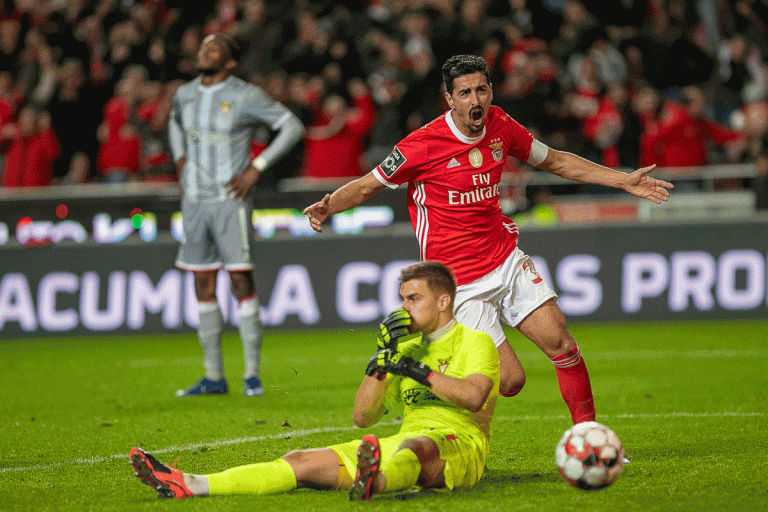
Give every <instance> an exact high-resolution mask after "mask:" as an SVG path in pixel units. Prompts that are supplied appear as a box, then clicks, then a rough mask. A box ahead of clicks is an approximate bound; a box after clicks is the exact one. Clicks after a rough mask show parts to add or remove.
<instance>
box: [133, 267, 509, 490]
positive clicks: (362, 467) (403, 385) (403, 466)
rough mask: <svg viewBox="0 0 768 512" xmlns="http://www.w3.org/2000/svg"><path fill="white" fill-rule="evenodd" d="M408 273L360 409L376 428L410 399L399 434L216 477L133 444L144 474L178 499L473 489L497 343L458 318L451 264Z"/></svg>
mask: <svg viewBox="0 0 768 512" xmlns="http://www.w3.org/2000/svg"><path fill="white" fill-rule="evenodd" d="M400 280H401V285H400V295H401V297H402V299H403V308H402V309H399V310H395V311H394V312H393V313H392V314H390V315H389V316H388V317H387V318H386V319H385V321H384V323H382V324H381V329H380V330H381V335H380V336H379V341H378V343H377V347H378V349H379V350H378V351H377V352H376V354H375V355H374V356H373V357H372V358H371V361H370V362H369V363H368V366H367V367H366V370H365V373H366V376H365V377H363V381H362V383H361V384H360V387H359V388H358V391H357V395H356V396H355V406H354V413H353V418H354V421H355V424H356V425H357V426H359V427H361V428H366V427H370V426H373V425H375V424H376V423H378V422H379V421H380V420H381V418H382V417H384V415H385V414H387V413H388V412H389V409H390V408H391V407H392V406H393V405H395V404H396V403H397V402H403V403H404V404H405V409H404V413H403V423H402V425H401V427H400V431H399V432H398V433H397V434H395V435H393V436H389V437H385V438H382V439H380V440H379V439H377V438H376V437H375V436H374V435H372V434H366V435H365V436H363V439H362V442H361V441H352V442H348V443H343V444H337V445H333V446H329V447H326V448H320V449H304V450H296V451H292V452H289V453H287V454H285V455H284V456H282V457H281V458H279V459H276V460H274V461H272V462H262V463H256V464H250V465H245V466H239V467H235V468H232V469H228V470H225V471H223V472H220V473H212V474H207V475H195V474H190V473H183V472H181V471H179V470H177V469H175V467H174V468H170V467H168V466H166V465H165V464H163V463H161V462H159V461H158V460H157V459H155V458H154V457H153V456H151V455H150V454H148V453H147V452H145V451H144V450H142V449H140V448H133V449H132V450H131V452H130V460H131V465H132V466H133V470H134V474H135V475H136V476H137V477H138V478H139V480H141V482H143V483H145V484H147V485H149V486H150V487H152V488H153V489H155V490H156V491H157V492H158V495H159V496H160V497H176V498H188V497H193V496H207V495H210V496H214V495H225V494H257V495H264V494H276V493H281V492H287V491H291V490H293V489H296V488H313V489H349V490H350V494H349V499H350V500H368V499H370V498H371V497H372V495H373V494H381V493H392V492H398V491H405V490H408V489H412V488H415V487H416V486H417V484H418V487H419V488H421V489H440V488H445V489H448V490H452V489H472V488H473V487H474V486H475V485H476V484H477V482H478V481H479V480H480V478H481V477H482V474H483V471H484V469H485V460H486V457H487V456H488V446H489V445H488V442H489V434H490V423H491V419H492V417H493V411H494V408H495V406H496V399H497V395H496V390H498V383H499V366H498V358H497V357H496V350H495V349H494V346H493V342H492V340H491V339H490V337H489V336H488V335H486V334H485V333H482V332H478V331H475V330H472V329H469V328H467V327H466V326H464V325H462V324H460V323H458V322H457V321H456V320H455V319H454V317H453V311H452V305H453V299H454V297H455V293H456V281H455V280H454V278H453V276H452V275H451V272H450V270H448V268H446V267H445V266H444V265H442V264H439V263H436V262H422V263H419V264H417V265H414V266H411V267H408V268H406V269H404V270H403V271H402V273H401V274H400ZM409 333H419V334H420V335H419V336H409ZM398 341H399V343H398ZM438 368H439V371H433V369H438Z"/></svg>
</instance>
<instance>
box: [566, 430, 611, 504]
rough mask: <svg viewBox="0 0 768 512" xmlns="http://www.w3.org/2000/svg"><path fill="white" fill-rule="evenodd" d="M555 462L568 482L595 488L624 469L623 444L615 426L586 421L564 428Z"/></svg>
mask: <svg viewBox="0 0 768 512" xmlns="http://www.w3.org/2000/svg"><path fill="white" fill-rule="evenodd" d="M555 463H556V464H557V467H558V468H559V469H560V474H561V475H563V478H564V479H565V481H566V482H568V483H569V484H571V485H572V486H574V487H576V488H578V489H583V490H585V491H594V490H597V489H603V488H605V487H608V486H609V485H611V484H612V483H613V482H614V481H615V480H616V479H617V478H618V477H619V475H620V474H621V471H622V470H623V469H624V448H623V447H622V446H621V441H619V438H618V436H616V434H614V433H613V430H611V429H609V428H608V427H606V426H605V425H601V424H600V423H597V422H594V421H585V422H583V423H578V424H576V425H574V426H573V427H571V428H569V429H568V430H566V431H565V434H563V437H561V438H560V442H559V443H557V448H556V449H555Z"/></svg>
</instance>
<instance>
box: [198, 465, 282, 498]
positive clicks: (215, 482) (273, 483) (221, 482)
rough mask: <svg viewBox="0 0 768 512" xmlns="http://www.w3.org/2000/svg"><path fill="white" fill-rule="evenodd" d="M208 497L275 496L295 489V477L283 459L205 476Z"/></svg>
mask: <svg viewBox="0 0 768 512" xmlns="http://www.w3.org/2000/svg"><path fill="white" fill-rule="evenodd" d="M205 476H206V478H207V479H208V488H209V490H210V495H211V496H213V495H215V494H219V495H222V494H277V493H281V492H287V491H291V490H293V489H295V488H296V475H295V474H294V472H293V468H291V465H290V464H288V462H286V461H285V460H284V459H277V460H274V461H272V462H260V463H258V464H249V465H246V466H238V467H236V468H232V469H227V470H226V471H222V472H221V473H213V474H211V475H205Z"/></svg>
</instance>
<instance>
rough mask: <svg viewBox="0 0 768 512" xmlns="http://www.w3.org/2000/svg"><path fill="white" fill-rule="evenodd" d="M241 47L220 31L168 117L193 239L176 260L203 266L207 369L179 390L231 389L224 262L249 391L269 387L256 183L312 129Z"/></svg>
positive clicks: (199, 288) (199, 271) (199, 272)
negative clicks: (242, 65)
mask: <svg viewBox="0 0 768 512" xmlns="http://www.w3.org/2000/svg"><path fill="white" fill-rule="evenodd" d="M238 54H239V48H238V46H237V44H236V43H235V42H234V41H233V40H232V39H231V38H230V37H229V36H226V35H222V34H212V35H209V36H208V37H206V38H205V39H204V40H203V42H202V44H201V45H200V50H199V52H198V54H197V67H198V70H199V72H200V76H199V77H197V78H196V79H194V80H192V81H190V82H188V83H186V84H183V85H182V86H180V87H179V88H178V90H177V91H176V93H175V95H174V97H173V102H172V108H171V113H170V119H169V122H168V133H169V141H170V146H171V152H172V154H173V159H174V162H175V163H176V167H177V169H178V172H179V185H180V186H181V192H182V201H181V212H182V216H183V219H184V238H183V239H182V242H181V246H180V248H179V254H178V257H177V259H176V266H177V267H179V268H181V269H183V270H188V271H190V272H193V273H194V279H195V296H196V298H197V302H198V317H199V322H198V327H197V334H198V338H199V340H200V344H201V345H202V347H203V356H204V365H205V375H204V376H203V377H202V378H201V379H200V380H198V381H197V382H196V383H195V384H193V385H192V386H190V387H188V388H186V389H180V390H178V391H177V392H176V396H178V397H187V396H194V395H211V394H224V393H227V392H228V386H227V381H226V379H225V378H224V369H223V359H222V351H221V334H222V330H223V319H222V314H221V310H220V308H219V304H218V301H217V297H216V281H217V274H218V271H219V269H221V268H222V267H223V268H224V269H225V270H226V271H227V272H228V273H229V277H230V284H231V290H232V293H233V295H234V296H235V298H236V299H237V302H238V313H239V318H240V321H239V325H238V330H239V333H240V338H241V340H242V343H243V356H244V359H245V372H244V375H243V394H244V395H245V396H259V395H262V394H264V387H263V386H262V383H261V375H260V366H261V331H262V329H261V320H260V317H259V301H258V297H257V295H256V286H255V283H254V278H253V268H254V266H253V260H252V251H253V246H254V233H253V226H252V225H251V212H252V211H253V200H252V197H250V196H249V192H250V190H251V189H252V188H253V186H254V184H255V183H256V182H257V181H258V179H259V176H260V174H261V172H262V171H263V170H264V169H266V168H267V167H269V166H270V165H271V164H273V163H275V162H277V161H278V160H279V159H280V158H281V157H282V156H283V155H285V154H286V153H287V152H288V151H289V150H290V149H291V148H292V147H293V146H294V145H296V143H298V142H299V141H300V140H301V137H302V135H303V134H304V126H303V125H302V124H301V121H299V119H298V118H297V117H296V116H295V115H294V114H293V113H291V111H290V110H288V109H287V108H286V107H285V106H284V105H282V104H280V103H278V102H275V101H273V100H272V99H271V98H270V97H269V96H267V94H266V93H265V92H264V91H263V90H261V89H260V88H258V87H256V86H254V85H252V84H249V83H247V82H245V81H243V80H241V79H240V78H237V77H235V76H233V75H232V71H233V70H234V69H235V67H236V66H237V59H238ZM261 123H265V124H267V125H268V126H269V127H270V128H272V129H273V130H275V131H276V132H277V135H276V136H275V138H274V139H273V140H272V142H271V143H270V144H269V146H267V147H266V149H264V151H263V152H262V153H260V154H259V156H258V157H256V158H255V159H254V160H251V158H250V150H251V139H252V138H253V133H254V127H255V126H257V125H258V124H261Z"/></svg>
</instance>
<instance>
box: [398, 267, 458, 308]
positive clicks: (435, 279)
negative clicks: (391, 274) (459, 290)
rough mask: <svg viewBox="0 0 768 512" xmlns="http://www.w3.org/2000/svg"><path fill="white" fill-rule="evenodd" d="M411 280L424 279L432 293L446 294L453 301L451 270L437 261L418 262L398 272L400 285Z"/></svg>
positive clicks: (454, 289)
mask: <svg viewBox="0 0 768 512" xmlns="http://www.w3.org/2000/svg"><path fill="white" fill-rule="evenodd" d="M413 279H424V280H425V281H426V282H427V286H428V287H429V289H430V290H432V291H437V292H442V293H447V294H448V295H449V296H450V297H451V309H453V299H454V298H455V297H456V278H455V277H453V272H451V269H449V268H448V267H446V266H445V265H444V264H443V263H440V262H439V261H420V262H419V263H416V264H415V265H411V266H410V267H405V268H404V269H403V270H402V271H400V284H403V283H405V282H406V281H412V280H413Z"/></svg>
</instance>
